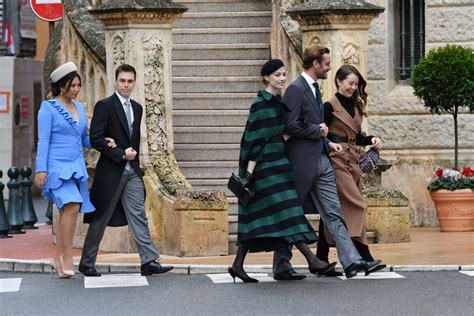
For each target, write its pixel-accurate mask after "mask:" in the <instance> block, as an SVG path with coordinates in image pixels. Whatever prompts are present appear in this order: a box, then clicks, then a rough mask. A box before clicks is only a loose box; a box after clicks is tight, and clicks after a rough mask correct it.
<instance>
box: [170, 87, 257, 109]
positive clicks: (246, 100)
mask: <svg viewBox="0 0 474 316" xmlns="http://www.w3.org/2000/svg"><path fill="white" fill-rule="evenodd" d="M256 96H257V93H256V91H255V92H233V93H173V110H247V111H248V109H250V105H251V104H252V102H253V101H254V100H255V98H256Z"/></svg>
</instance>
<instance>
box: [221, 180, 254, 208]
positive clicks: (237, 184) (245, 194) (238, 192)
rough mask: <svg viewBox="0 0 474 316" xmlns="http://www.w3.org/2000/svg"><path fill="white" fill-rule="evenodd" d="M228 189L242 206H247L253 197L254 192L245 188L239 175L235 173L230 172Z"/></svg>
mask: <svg viewBox="0 0 474 316" xmlns="http://www.w3.org/2000/svg"><path fill="white" fill-rule="evenodd" d="M227 187H228V188H229V190H230V191H231V192H232V193H234V194H235V196H236V197H237V199H238V200H239V202H240V203H241V204H242V205H243V206H245V207H246V206H247V205H248V204H249V202H250V200H251V199H252V198H253V197H254V193H253V192H252V191H250V189H249V188H246V187H245V186H244V185H243V183H242V180H241V179H240V177H239V176H238V175H236V174H233V173H232V176H231V177H230V179H229V183H228V184H227Z"/></svg>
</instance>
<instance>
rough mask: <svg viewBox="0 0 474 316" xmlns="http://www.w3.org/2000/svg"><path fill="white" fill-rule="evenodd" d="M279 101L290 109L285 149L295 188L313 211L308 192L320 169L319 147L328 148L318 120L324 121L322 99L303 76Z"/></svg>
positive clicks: (311, 211) (286, 118)
mask: <svg viewBox="0 0 474 316" xmlns="http://www.w3.org/2000/svg"><path fill="white" fill-rule="evenodd" d="M282 101H283V102H284V103H285V104H286V105H287V107H288V108H289V109H290V111H288V112H286V113H285V114H284V119H285V124H286V130H285V133H286V134H288V135H290V136H291V138H290V139H289V140H288V141H287V142H286V145H285V151H286V155H287V157H288V160H289V161H290V163H291V166H292V169H293V173H294V176H295V186H296V192H297V193H298V197H299V199H300V203H301V204H302V205H303V207H304V210H305V212H306V213H315V212H316V209H315V206H314V204H313V203H312V202H311V199H309V194H308V193H309V190H310V189H311V187H312V184H313V183H314V180H315V178H316V176H317V175H318V174H319V172H320V170H319V169H320V157H321V154H322V152H321V148H324V150H326V152H328V149H327V140H326V138H321V137H320V136H319V130H320V127H319V124H321V123H323V122H324V117H323V113H324V112H323V110H322V101H321V100H320V104H318V102H317V101H316V98H315V97H314V94H313V91H312V90H311V87H310V86H309V84H308V82H307V81H306V80H305V79H304V78H303V76H300V77H298V79H296V80H295V81H294V82H293V83H292V84H291V85H290V86H289V87H288V88H287V89H286V91H285V94H284V96H283V99H282Z"/></svg>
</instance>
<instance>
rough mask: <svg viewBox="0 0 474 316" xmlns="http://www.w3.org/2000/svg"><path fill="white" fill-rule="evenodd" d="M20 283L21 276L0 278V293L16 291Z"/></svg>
mask: <svg viewBox="0 0 474 316" xmlns="http://www.w3.org/2000/svg"><path fill="white" fill-rule="evenodd" d="M20 284H21V278H11V279H0V293H5V292H18V291H19V290H20Z"/></svg>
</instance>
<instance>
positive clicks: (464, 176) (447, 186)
mask: <svg viewBox="0 0 474 316" xmlns="http://www.w3.org/2000/svg"><path fill="white" fill-rule="evenodd" d="M428 191H429V192H430V194H431V198H432V199H433V201H434V202H435V204H436V214H437V216H438V220H439V226H440V228H441V231H444V232H453V231H474V170H472V169H471V168H470V167H464V168H463V169H462V171H460V170H457V169H454V168H453V169H443V168H441V167H440V168H438V169H437V170H436V171H435V173H434V175H433V178H432V181H431V182H430V184H429V185H428Z"/></svg>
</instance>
